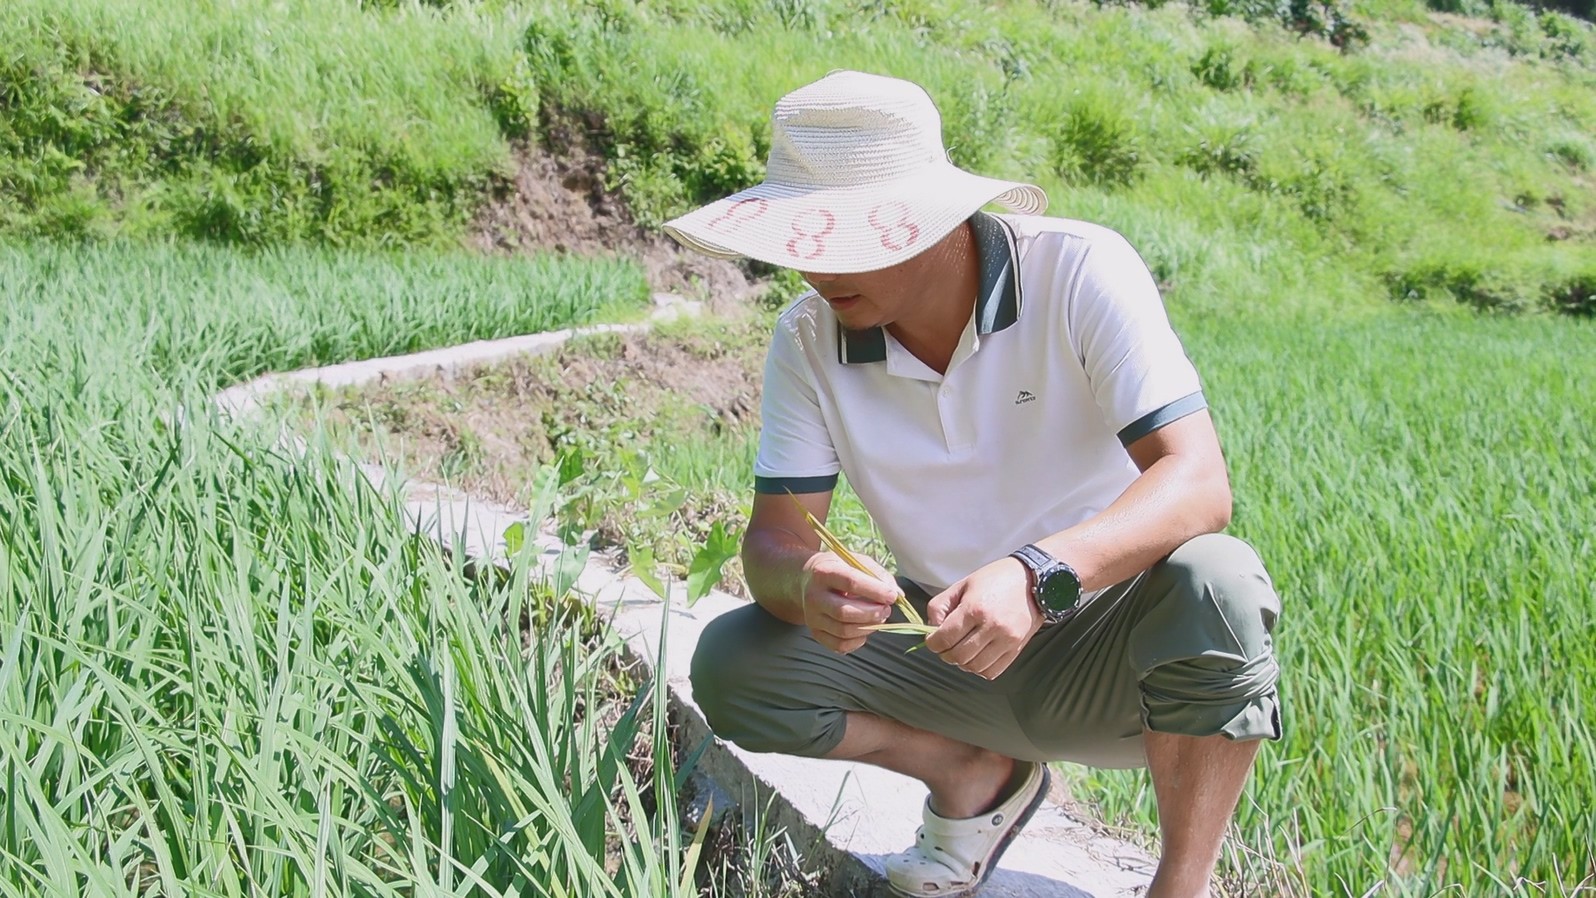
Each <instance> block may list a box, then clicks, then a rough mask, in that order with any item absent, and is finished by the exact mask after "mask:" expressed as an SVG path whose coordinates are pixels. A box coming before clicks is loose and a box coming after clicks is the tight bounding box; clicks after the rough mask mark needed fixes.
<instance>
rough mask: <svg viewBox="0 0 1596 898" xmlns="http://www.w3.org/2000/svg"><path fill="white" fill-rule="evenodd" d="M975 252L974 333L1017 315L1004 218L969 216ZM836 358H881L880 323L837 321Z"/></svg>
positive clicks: (1016, 273)
mask: <svg viewBox="0 0 1596 898" xmlns="http://www.w3.org/2000/svg"><path fill="white" fill-rule="evenodd" d="M970 230H971V231H972V233H973V234H974V235H975V248H976V253H977V254H978V255H979V256H980V257H981V290H980V292H979V293H978V294H976V297H975V332H976V335H977V336H984V335H986V334H990V333H995V332H997V331H1000V330H1003V329H1004V328H1006V327H1008V326H1009V325H1012V324H1013V323H1014V322H1015V321H1017V320H1019V317H1020V266H1019V265H1018V264H1017V262H1016V259H1015V256H1016V253H1015V249H1014V233H1013V231H1011V230H1010V229H1009V226H1008V225H1007V224H1006V223H1004V221H1003V220H1002V219H1000V218H998V217H996V216H994V215H988V214H987V213H985V212H977V213H975V214H974V215H972V216H970ZM837 355H838V361H840V362H842V363H843V364H844V365H858V364H864V363H867V362H884V361H886V359H887V333H886V331H885V330H884V329H882V328H879V327H872V328H868V329H866V330H848V329H847V328H845V327H843V326H842V325H841V324H838V325H837Z"/></svg>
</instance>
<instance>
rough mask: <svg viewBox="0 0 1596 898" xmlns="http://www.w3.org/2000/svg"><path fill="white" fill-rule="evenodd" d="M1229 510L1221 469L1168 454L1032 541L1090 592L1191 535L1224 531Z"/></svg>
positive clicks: (1124, 577)
mask: <svg viewBox="0 0 1596 898" xmlns="http://www.w3.org/2000/svg"><path fill="white" fill-rule="evenodd" d="M1230 514H1231V495H1230V483H1229V479H1228V478H1227V477H1226V475H1225V471H1224V468H1223V467H1222V466H1217V467H1216V466H1215V465H1213V464H1211V463H1205V462H1204V461H1202V460H1197V459H1188V458H1183V457H1181V456H1178V455H1171V456H1165V457H1163V458H1160V459H1158V461H1156V462H1154V463H1153V464H1152V465H1151V466H1150V467H1148V468H1147V470H1145V471H1143V472H1142V475H1141V476H1140V477H1138V478H1137V479H1136V481H1135V482H1134V483H1132V484H1131V486H1130V487H1129V488H1128V489H1126V490H1125V492H1124V493H1122V494H1120V497H1119V498H1118V499H1115V500H1114V502H1113V504H1111V505H1109V506H1108V508H1106V509H1104V510H1103V511H1102V512H1101V513H1099V514H1097V515H1094V516H1093V517H1091V518H1088V519H1087V520H1085V521H1083V522H1081V523H1080V524H1077V525H1076V526H1074V527H1071V528H1069V529H1067V530H1063V531H1060V532H1059V533H1055V534H1053V535H1052V536H1049V537H1047V538H1045V539H1042V540H1040V541H1039V542H1038V543H1037V545H1039V546H1041V547H1042V548H1043V549H1045V550H1047V551H1048V552H1049V553H1051V554H1053V555H1055V556H1057V557H1058V558H1060V559H1062V560H1064V561H1066V562H1068V563H1069V564H1070V566H1071V567H1073V568H1075V572H1076V573H1077V574H1079V575H1080V578H1081V586H1082V588H1084V589H1086V590H1088V591H1090V590H1096V589H1102V588H1104V587H1106V586H1112V585H1113V584H1115V583H1121V582H1123V581H1125V580H1128V579H1130V578H1131V577H1134V576H1136V575H1137V574H1139V573H1141V572H1142V571H1145V570H1147V569H1148V568H1150V567H1152V566H1153V565H1154V564H1156V563H1158V562H1159V561H1160V560H1161V559H1163V558H1165V557H1166V556H1168V555H1169V553H1171V552H1173V551H1175V550H1176V549H1178V548H1180V546H1181V545H1182V544H1184V543H1185V542H1186V541H1187V540H1190V539H1192V538H1193V537H1197V536H1201V535H1202V534H1204V533H1214V532H1217V531H1219V530H1223V529H1224V528H1225V526H1226V525H1227V524H1229V523H1230Z"/></svg>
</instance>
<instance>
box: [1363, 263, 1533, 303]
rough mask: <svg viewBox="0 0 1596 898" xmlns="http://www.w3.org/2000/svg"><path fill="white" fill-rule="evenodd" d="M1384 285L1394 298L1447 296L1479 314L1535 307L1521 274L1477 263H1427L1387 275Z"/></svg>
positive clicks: (1424, 298) (1529, 286) (1410, 299)
mask: <svg viewBox="0 0 1596 898" xmlns="http://www.w3.org/2000/svg"><path fill="white" fill-rule="evenodd" d="M1386 284H1387V286H1388V287H1389V288H1390V290H1391V295H1392V297H1393V298H1394V299H1397V300H1402V301H1422V300H1429V299H1434V298H1437V296H1438V295H1441V296H1446V297H1450V298H1451V299H1453V300H1455V301H1457V302H1460V303H1462V304H1464V305H1466V306H1469V307H1470V308H1472V309H1475V310H1476V311H1480V312H1501V313H1508V314H1512V313H1519V312H1527V311H1530V310H1532V309H1534V308H1535V307H1536V305H1537V299H1538V297H1537V295H1536V292H1537V291H1536V288H1535V285H1534V284H1533V283H1532V282H1531V279H1530V278H1527V277H1525V276H1523V274H1522V273H1521V272H1517V271H1508V270H1505V269H1504V267H1503V266H1500V265H1492V266H1489V267H1487V264H1486V263H1483V262H1481V261H1478V260H1473V259H1470V260H1461V259H1441V260H1427V261H1423V262H1420V263H1418V264H1416V265H1413V266H1411V267H1408V268H1405V269H1402V270H1400V271H1393V272H1388V273H1387V275H1386Z"/></svg>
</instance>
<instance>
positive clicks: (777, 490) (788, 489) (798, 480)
mask: <svg viewBox="0 0 1596 898" xmlns="http://www.w3.org/2000/svg"><path fill="white" fill-rule="evenodd" d="M836 488H837V475H835V474H824V475H822V476H819V477H760V476H758V475H755V477H754V492H756V493H761V494H765V495H769V494H772V493H774V494H775V495H778V496H779V495H781V494H782V493H793V494H803V493H829V492H831V491H832V490H834V489H836Z"/></svg>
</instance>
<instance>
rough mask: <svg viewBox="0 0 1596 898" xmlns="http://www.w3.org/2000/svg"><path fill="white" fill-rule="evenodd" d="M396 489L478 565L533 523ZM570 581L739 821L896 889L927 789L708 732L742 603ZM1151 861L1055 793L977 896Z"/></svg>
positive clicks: (450, 366) (278, 387)
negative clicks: (667, 598)
mask: <svg viewBox="0 0 1596 898" xmlns="http://www.w3.org/2000/svg"><path fill="white" fill-rule="evenodd" d="M656 305H657V306H659V311H658V312H656V316H662V315H674V314H680V313H683V312H686V313H688V314H693V313H696V311H697V309H696V306H695V305H694V304H690V303H683V302H681V301H680V300H679V299H678V298H674V297H666V298H658V297H657V298H656ZM644 326H646V325H644ZM637 327H638V326H607V327H598V328H585V329H576V330H571V331H561V332H557V333H553V334H539V335H534V336H530V337H518V338H513V339H511V340H498V341H491V342H484V343H473V344H467V345H465V346H459V347H453V348H449V349H441V350H436V351H433V352H426V353H418V354H415V355H411V356H404V357H398V358H393V359H376V360H372V361H366V362H357V363H353V364H349V365H335V366H331V367H328V368H320V369H307V370H304V371H297V372H292V373H288V374H282V375H272V376H268V377H265V378H260V379H258V380H255V381H252V382H250V383H247V384H241V385H239V386H237V387H234V388H232V389H229V390H226V391H223V392H222V393H220V394H218V395H217V396H216V397H215V399H216V403H217V405H218V407H220V408H221V409H223V410H224V411H226V412H228V413H230V414H234V415H249V414H252V413H254V412H256V411H258V410H259V409H260V407H261V405H262V403H263V402H264V401H265V400H266V399H267V398H268V397H270V396H271V395H272V394H274V393H277V392H279V391H282V390H293V389H305V388H308V387H309V386H310V385H313V384H323V385H326V386H347V385H354V384H360V383H368V382H373V381H377V382H380V381H386V380H393V379H404V378H418V377H426V376H433V375H437V374H450V373H456V372H460V371H463V370H465V369H467V368H469V367H472V366H475V365H481V364H484V363H487V362H490V361H495V360H498V359H503V358H507V357H510V356H514V355H522V354H527V353H538V352H548V351H552V350H553V349H555V348H557V347H558V346H559V345H561V344H563V343H564V342H565V340H568V339H570V338H571V337H572V336H575V335H577V334H580V333H592V332H597V331H606V330H634V329H637ZM362 470H364V471H365V472H366V474H367V476H368V477H369V478H370V479H371V480H372V481H373V482H375V483H377V484H379V485H380V484H382V483H383V482H384V481H386V480H387V478H388V476H389V475H388V473H387V472H386V471H385V470H383V469H382V468H378V467H374V466H370V465H363V466H362ZM401 488H402V489H403V491H404V494H405V509H406V514H407V515H408V516H409V518H410V521H411V524H412V525H413V526H414V527H415V528H416V529H417V531H419V532H422V533H425V534H427V535H429V536H430V537H432V538H433V539H435V540H436V541H437V542H438V543H439V544H440V545H441V546H442V547H444V548H445V549H446V550H449V551H460V552H463V553H464V554H465V555H466V556H468V557H469V558H470V559H472V560H474V561H476V562H477V563H487V564H496V565H502V564H503V563H504V559H505V551H504V543H503V534H504V532H505V531H506V530H507V529H508V528H509V527H510V526H511V525H512V524H516V523H524V524H527V528H528V531H529V532H536V531H537V530H538V527H537V526H536V524H535V523H534V522H527V521H525V519H524V517H523V515H522V513H521V512H519V511H517V510H515V509H509V508H504V507H500V506H496V505H493V504H492V503H489V502H485V501H481V500H479V499H475V498H473V497H470V496H467V495H464V494H461V493H459V492H456V491H453V490H449V489H446V488H443V487H440V486H437V485H435V484H427V483H421V482H408V483H404V484H402V485H401ZM538 539H539V542H538V546H539V547H540V548H541V549H542V554H541V556H540V562H541V563H542V564H543V565H544V566H545V571H551V570H552V567H553V564H554V562H555V561H556V560H557V559H558V558H559V557H560V555H561V553H562V552H564V551H566V548H565V547H564V546H562V545H561V544H560V543H559V542H558V540H556V539H555V538H554V537H553V536H551V535H549V534H547V533H540V535H539V537H538ZM576 589H577V591H578V592H580V593H581V594H583V595H585V596H587V597H588V598H589V599H590V600H591V601H592V602H594V603H595V605H596V606H597V607H598V608H600V609H601V610H602V611H603V612H605V613H606V614H607V616H608V618H609V619H610V620H611V621H612V622H613V626H614V627H615V629H616V630H617V632H618V633H619V635H621V636H623V637H624V638H625V639H626V643H627V646H628V648H629V650H630V651H631V653H632V654H633V655H634V656H635V657H636V658H637V659H639V661H640V662H641V663H643V664H645V665H647V667H648V669H649V670H650V671H651V672H654V673H655V674H656V675H657V676H658V677H659V679H660V680H661V681H662V682H664V683H665V684H666V686H667V687H668V688H669V690H670V701H671V704H672V711H673V713H674V715H675V717H676V719H677V721H678V722H679V724H680V731H681V734H682V736H681V738H682V745H680V746H678V747H679V748H680V749H682V750H684V751H690V750H692V749H693V748H695V747H696V746H698V745H699V744H701V743H702V742H704V740H706V739H710V744H709V748H708V749H707V750H706V751H705V752H704V753H703V755H702V756H701V757H700V759H699V762H698V772H699V773H700V774H701V775H702V776H703V777H704V778H707V781H708V783H707V784H706V785H705V788H706V789H710V790H714V791H715V792H717V793H718V794H719V795H721V796H722V800H721V801H718V802H717V804H724V799H725V798H727V797H729V798H730V799H731V801H732V802H733V803H734V804H735V805H736V806H737V807H738V808H739V809H740V811H741V813H742V814H744V815H745V819H746V818H748V817H751V815H753V814H755V813H762V814H763V815H764V817H765V826H766V828H767V831H769V830H771V829H777V828H779V829H784V830H785V831H786V833H787V836H788V838H789V839H790V841H791V843H792V844H793V846H794V847H795V848H797V849H798V851H799V853H800V855H801V858H800V860H801V864H802V866H803V868H804V869H805V870H806V871H811V872H815V873H817V874H818V875H819V879H820V882H821V883H822V885H823V887H824V888H825V890H826V891H827V893H829V894H833V895H851V896H877V895H880V896H886V895H888V894H890V892H889V891H888V889H887V888H886V885H885V882H884V880H883V879H882V872H883V866H882V865H883V859H884V858H885V857H886V856H887V855H889V854H892V853H894V852H897V851H901V850H902V849H903V848H905V847H907V846H908V845H909V844H910V843H912V842H913V840H914V830H915V827H916V826H918V825H919V820H920V807H921V803H922V802H923V801H924V797H925V790H924V788H923V787H922V786H920V785H919V784H918V783H916V782H914V781H913V780H910V779H907V778H905V777H901V776H898V775H896V774H893V773H889V772H887V771H884V770H879V769H877V768H873V767H869V766H865V765H861V764H852V763H847V762H840V761H813V760H807V759H802V758H787V757H782V756H777V755H764V754H753V753H749V752H745V751H742V750H741V749H739V748H737V747H736V746H733V745H729V744H727V743H723V742H720V741H718V740H713V739H712V737H710V736H709V731H708V727H707V725H706V724H705V723H704V718H703V715H702V714H701V713H700V712H699V710H698V707H697V705H695V704H694V703H693V697H692V687H691V684H690V683H689V682H688V677H687V671H688V663H689V660H690V659H691V657H692V652H693V649H694V647H695V646H696V645H697V641H698V636H699V634H700V633H701V632H702V631H703V628H704V626H705V624H706V623H707V622H708V621H709V620H710V619H712V618H713V617H714V616H715V615H717V614H719V613H721V612H723V611H725V610H728V609H730V608H734V607H738V606H740V605H742V604H743V602H742V600H741V599H738V598H736V597H733V596H730V595H727V594H725V593H720V592H715V593H712V594H710V595H709V596H707V597H706V598H704V599H703V600H701V601H699V602H698V603H697V604H696V605H694V606H693V607H691V608H689V607H687V606H686V603H685V600H684V599H683V597H681V596H677V595H674V594H673V600H672V601H671V602H670V603H666V602H664V601H662V600H661V599H660V598H659V597H658V596H656V595H654V593H653V592H652V591H650V590H649V589H648V588H647V587H645V586H644V585H642V583H641V582H640V581H638V580H636V579H635V578H631V577H627V576H624V575H623V574H622V572H619V571H617V570H615V569H614V567H613V566H612V563H611V561H610V559H608V558H606V557H603V556H599V555H594V556H592V557H590V558H589V559H588V561H587V564H586V566H585V568H584V569H583V571H582V574H581V576H580V578H579V579H578V581H577V584H576ZM676 589H678V590H680V589H682V586H681V584H676ZM1152 868H1153V864H1152V862H1151V861H1150V860H1149V858H1148V857H1147V855H1146V854H1145V853H1144V852H1142V851H1140V850H1138V849H1137V848H1136V847H1135V846H1133V845H1130V844H1128V843H1126V842H1124V841H1121V840H1118V839H1115V838H1111V837H1109V836H1106V835H1104V834H1102V833H1100V832H1098V831H1097V830H1095V829H1094V828H1093V827H1091V826H1090V825H1088V823H1086V822H1085V821H1082V820H1079V819H1076V818H1074V817H1072V816H1070V815H1069V814H1067V813H1066V812H1065V811H1064V810H1063V809H1061V808H1060V807H1059V806H1058V805H1057V804H1056V803H1053V802H1049V803H1048V804H1046V805H1044V806H1043V808H1042V809H1041V810H1040V811H1038V812H1037V814H1036V816H1035V817H1033V818H1032V820H1031V822H1030V824H1029V825H1028V826H1027V827H1026V829H1025V830H1024V832H1023V833H1022V834H1021V836H1020V837H1019V838H1018V839H1017V840H1016V841H1015V842H1014V844H1013V845H1012V846H1011V847H1010V848H1009V850H1008V852H1007V853H1006V854H1005V855H1004V857H1003V860H1002V863H1001V865H1000V867H999V869H998V871H997V872H996V873H995V874H994V875H993V877H992V879H991V880H990V881H989V882H988V884H987V886H986V887H985V888H984V889H983V890H982V891H981V896H982V898H1021V896H1025V898H1031V896H1038V898H1039V896H1056V898H1085V896H1091V898H1130V896H1136V895H1140V894H1142V893H1144V892H1145V891H1146V886H1147V883H1148V881H1149V879H1150V877H1151V873H1152Z"/></svg>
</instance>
